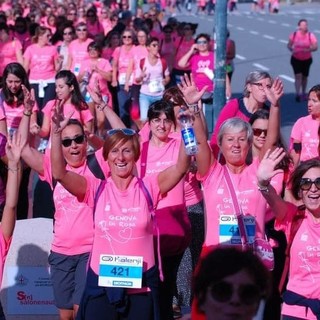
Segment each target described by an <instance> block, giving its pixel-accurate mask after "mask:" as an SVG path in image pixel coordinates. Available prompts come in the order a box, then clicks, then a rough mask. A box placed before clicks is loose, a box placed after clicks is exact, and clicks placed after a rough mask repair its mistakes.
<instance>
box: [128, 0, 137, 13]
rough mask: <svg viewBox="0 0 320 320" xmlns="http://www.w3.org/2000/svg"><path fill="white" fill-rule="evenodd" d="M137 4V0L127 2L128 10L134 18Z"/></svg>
mask: <svg viewBox="0 0 320 320" xmlns="http://www.w3.org/2000/svg"><path fill="white" fill-rule="evenodd" d="M137 2H138V1H137V0H129V8H130V11H131V12H132V14H133V15H134V16H135V15H136V13H137Z"/></svg>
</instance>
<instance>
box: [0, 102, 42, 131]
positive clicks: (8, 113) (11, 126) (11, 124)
mask: <svg viewBox="0 0 320 320" xmlns="http://www.w3.org/2000/svg"><path fill="white" fill-rule="evenodd" d="M3 108H4V112H5V117H6V122H7V129H8V131H11V130H17V129H18V128H19V124H20V121H21V119H22V117H23V111H24V105H23V104H21V105H20V106H17V104H16V103H14V104H13V105H8V104H7V103H6V102H5V101H3ZM37 111H38V106H37V104H35V105H34V107H33V109H32V112H37Z"/></svg>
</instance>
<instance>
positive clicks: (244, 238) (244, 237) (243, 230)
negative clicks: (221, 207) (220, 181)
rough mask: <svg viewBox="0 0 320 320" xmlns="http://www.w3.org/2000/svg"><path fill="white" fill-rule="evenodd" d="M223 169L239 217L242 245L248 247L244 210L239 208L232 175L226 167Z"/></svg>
mask: <svg viewBox="0 0 320 320" xmlns="http://www.w3.org/2000/svg"><path fill="white" fill-rule="evenodd" d="M223 169H224V178H225V181H226V182H227V186H228V189H229V192H230V195H231V198H232V203H233V207H234V210H235V212H236V215H237V220H238V226H239V232H240V237H241V243H242V245H246V244H248V243H249V241H248V235H247V230H246V227H245V225H244V222H243V215H242V209H241V208H240V206H239V202H238V199H237V195H236V192H235V190H234V186H233V183H232V180H231V177H230V174H229V170H228V168H227V167H226V166H224V167H223Z"/></svg>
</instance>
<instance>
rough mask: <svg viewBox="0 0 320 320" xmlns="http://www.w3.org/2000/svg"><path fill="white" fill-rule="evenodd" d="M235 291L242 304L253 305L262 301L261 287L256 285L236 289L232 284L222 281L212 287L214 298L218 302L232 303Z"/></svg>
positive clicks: (241, 286) (211, 291) (246, 285)
mask: <svg viewBox="0 0 320 320" xmlns="http://www.w3.org/2000/svg"><path fill="white" fill-rule="evenodd" d="M235 290H237V293H238V296H239V299H240V302H241V303H242V304H245V305H252V304H255V303H258V302H259V300H260V290H259V287H258V286H256V285H254V284H245V285H240V286H239V287H237V288H235V287H234V286H233V284H232V283H229V282H226V281H220V282H217V283H216V284H214V285H212V286H211V287H210V293H211V296H212V298H213V299H214V300H216V301H218V302H228V301H230V300H231V298H232V295H233V293H234V291H235Z"/></svg>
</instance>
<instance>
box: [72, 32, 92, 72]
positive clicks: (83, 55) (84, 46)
mask: <svg viewBox="0 0 320 320" xmlns="http://www.w3.org/2000/svg"><path fill="white" fill-rule="evenodd" d="M92 41H93V40H92V39H90V38H88V39H87V40H85V41H81V42H80V41H79V40H78V39H75V40H73V41H71V43H70V45H69V55H70V57H71V58H72V64H71V67H70V70H71V71H72V72H74V73H75V74H76V75H78V74H79V71H80V68H81V63H82V62H83V60H85V59H88V58H89V55H88V45H89V43H91V42H92ZM77 69H78V71H77Z"/></svg>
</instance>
